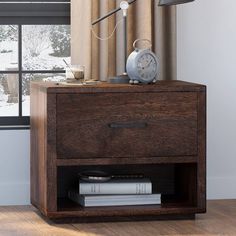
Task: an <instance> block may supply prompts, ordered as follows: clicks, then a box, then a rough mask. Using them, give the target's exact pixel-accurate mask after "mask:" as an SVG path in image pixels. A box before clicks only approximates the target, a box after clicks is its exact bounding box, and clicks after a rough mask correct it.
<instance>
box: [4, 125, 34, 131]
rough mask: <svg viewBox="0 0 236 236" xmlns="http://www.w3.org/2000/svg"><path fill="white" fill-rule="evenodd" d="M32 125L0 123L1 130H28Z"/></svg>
mask: <svg viewBox="0 0 236 236" xmlns="http://www.w3.org/2000/svg"><path fill="white" fill-rule="evenodd" d="M28 129H30V125H0V130H28Z"/></svg>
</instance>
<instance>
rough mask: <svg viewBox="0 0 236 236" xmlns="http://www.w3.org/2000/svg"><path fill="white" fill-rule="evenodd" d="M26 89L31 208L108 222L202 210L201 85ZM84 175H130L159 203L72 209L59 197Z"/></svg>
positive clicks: (47, 85) (203, 121)
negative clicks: (144, 182)
mask: <svg viewBox="0 0 236 236" xmlns="http://www.w3.org/2000/svg"><path fill="white" fill-rule="evenodd" d="M31 89H32V91H31V96H32V99H31V124H32V126H31V202H32V204H33V205H35V206H36V207H37V208H38V209H39V210H40V211H41V213H43V215H45V216H47V217H48V218H51V219H54V220H58V221H61V220H63V219H67V220H68V219H70V220H73V221H78V220H79V221H94V220H98V221H99V220H104V219H106V220H108V219H110V220H111V221H112V220H115V219H116V218H117V217H118V218H119V217H123V219H124V218H126V217H128V216H132V217H134V218H139V219H144V217H145V218H149V219H150V217H153V219H156V218H162V217H164V218H166V217H167V216H170V217H174V216H175V217H177V216H178V217H179V216H181V217H190V218H192V217H193V216H194V214H196V213H204V212H205V211H206V87H205V86H204V85H198V84H193V83H187V82H183V81H164V82H161V81H160V83H158V84H156V85H144V86H131V85H112V84H107V83H101V84H98V85H97V86H66V85H59V86H58V85H55V84H53V83H45V82H44V83H32V84H31ZM86 169H90V170H91V169H98V170H103V171H106V172H110V173H111V174H114V173H118V174H127V173H133V174H135V173H136V172H135V171H138V173H139V174H140V173H141V174H144V175H145V176H146V177H147V178H150V179H151V180H152V182H153V187H154V188H153V193H161V194H162V204H161V205H156V206H155V205H154V206H125V207H103V208H101V207H100V208H96V207H95V208H82V207H81V206H78V205H75V204H73V203H72V202H70V201H69V200H68V199H67V192H68V189H69V187H74V186H72V185H73V183H74V181H75V180H77V176H78V173H79V172H81V171H83V170H86ZM162 173H165V175H164V174H162ZM75 186H76V185H75ZM109 217H110V218H109Z"/></svg>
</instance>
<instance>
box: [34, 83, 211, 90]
mask: <svg viewBox="0 0 236 236" xmlns="http://www.w3.org/2000/svg"><path fill="white" fill-rule="evenodd" d="M31 86H32V87H40V89H42V90H45V92H46V91H47V92H48V93H73V92H78V93H97V92H131V93H132V92H174V91H176V92H184V91H186V92H196V91H205V90H206V86H205V85H201V84H196V83H190V82H185V81H180V80H162V81H158V82H157V83H156V84H149V85H143V84H140V85H129V84H109V83H106V82H99V83H98V84H93V85H70V84H66V83H56V82H31Z"/></svg>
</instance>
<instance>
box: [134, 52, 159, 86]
mask: <svg viewBox="0 0 236 236" xmlns="http://www.w3.org/2000/svg"><path fill="white" fill-rule="evenodd" d="M157 67H158V65H157V61H156V58H155V57H154V56H153V54H151V53H145V54H143V55H141V56H140V58H138V60H137V70H138V74H139V76H140V77H141V78H142V79H143V80H144V81H152V80H153V79H154V78H155V76H156V74H157Z"/></svg>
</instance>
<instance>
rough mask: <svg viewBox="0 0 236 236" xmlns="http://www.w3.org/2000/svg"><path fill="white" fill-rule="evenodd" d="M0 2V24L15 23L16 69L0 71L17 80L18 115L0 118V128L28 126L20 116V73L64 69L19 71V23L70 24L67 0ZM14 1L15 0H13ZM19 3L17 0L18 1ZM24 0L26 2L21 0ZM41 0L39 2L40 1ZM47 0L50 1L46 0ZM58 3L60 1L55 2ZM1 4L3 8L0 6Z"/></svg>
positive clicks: (20, 30) (22, 127)
mask: <svg viewBox="0 0 236 236" xmlns="http://www.w3.org/2000/svg"><path fill="white" fill-rule="evenodd" d="M8 2H9V3H6V4H3V3H0V25H17V26H18V70H12V71H2V70H0V74H17V75H18V76H19V77H18V81H19V95H18V96H19V101H18V103H19V104H18V105H19V110H18V116H2V117H0V130H15V129H29V128H30V117H29V116H23V115H22V76H23V74H57V73H65V70H23V66H22V59H23V58H22V26H23V25H70V1H69V0H54V2H57V3H53V1H52V0H50V1H47V0H44V2H45V3H37V2H38V1H36V0H35V1H34V2H35V3H32V2H33V1H32V0H31V3H11V2H12V1H11V0H9V1H8ZM14 2H15V1H14ZM19 2H20V1H19ZM24 2H26V1H24ZM40 2H42V1H40ZM47 2H50V3H47ZM59 2H61V3H59ZM2 6H3V7H2Z"/></svg>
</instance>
